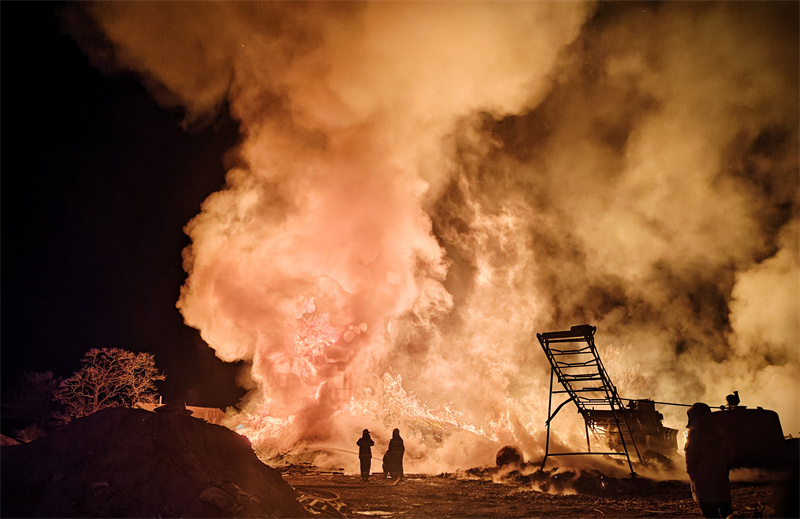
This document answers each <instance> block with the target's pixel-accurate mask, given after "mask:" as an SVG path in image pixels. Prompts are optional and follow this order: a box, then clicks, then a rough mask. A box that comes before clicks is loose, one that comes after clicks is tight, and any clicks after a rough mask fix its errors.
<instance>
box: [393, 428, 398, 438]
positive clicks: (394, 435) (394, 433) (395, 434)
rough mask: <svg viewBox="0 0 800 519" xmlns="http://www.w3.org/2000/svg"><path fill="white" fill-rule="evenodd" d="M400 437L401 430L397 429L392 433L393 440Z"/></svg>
mask: <svg viewBox="0 0 800 519" xmlns="http://www.w3.org/2000/svg"><path fill="white" fill-rule="evenodd" d="M399 437H400V429H395V430H394V431H392V438H399Z"/></svg>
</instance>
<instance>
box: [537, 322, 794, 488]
mask: <svg viewBox="0 0 800 519" xmlns="http://www.w3.org/2000/svg"><path fill="white" fill-rule="evenodd" d="M596 331H597V328H596V327H594V326H590V325H588V324H584V325H579V326H573V327H572V328H570V329H569V330H567V331H558V332H548V333H539V334H536V337H537V338H538V339H539V343H540V344H541V345H542V349H543V350H544V353H545V355H547V359H548V360H549V361H550V366H551V369H550V396H549V401H548V409H547V422H546V425H547V440H546V443H545V453H544V459H543V460H542V468H544V466H545V463H546V462H547V458H548V457H550V456H574V455H600V456H609V457H612V458H613V457H616V458H622V459H624V460H625V461H626V462H627V465H628V468H629V469H630V472H631V475H633V476H635V475H636V472H635V471H634V470H633V463H632V461H631V456H633V455H635V457H636V460H637V461H638V462H641V463H651V462H658V463H661V464H663V465H669V464H671V460H672V459H673V458H675V456H676V455H677V454H678V451H677V448H678V446H677V434H678V430H677V429H671V428H669V427H664V425H663V419H664V416H663V415H662V414H661V413H659V412H658V411H656V408H655V406H656V404H662V405H677V406H684V407H690V405H689V404H676V403H670V402H655V401H653V400H647V399H624V398H621V397H620V396H619V394H618V392H617V388H616V386H614V384H613V383H612V382H611V378H610V377H609V375H608V372H607V371H606V369H605V367H604V366H603V362H602V361H601V360H600V356H599V354H598V351H597V347H596V346H595V343H594V335H595V332H596ZM556 381H557V382H558V384H559V385H560V386H561V389H559V388H558V386H557V385H556V384H555V382H556ZM559 394H565V395H567V399H566V400H564V401H563V402H562V403H561V404H559V405H558V406H557V407H556V408H555V410H553V397H554V396H555V395H559ZM569 402H573V403H574V404H575V406H576V407H577V408H578V413H580V415H581V417H582V418H583V420H584V423H585V431H586V448H587V450H586V451H585V452H550V428H551V425H552V422H553V419H554V418H555V416H556V415H557V414H558V412H559V411H560V410H561V409H562V408H563V407H564V406H565V405H567V404H568V403H569ZM626 402H627V404H626ZM738 404H739V395H738V392H734V394H732V395H728V405H727V406H719V409H720V410H719V411H716V412H713V413H712V417H713V420H714V422H715V423H716V424H717V425H718V426H719V427H720V429H722V432H723V434H724V435H725V437H726V438H727V440H728V441H729V442H730V444H731V447H732V453H733V459H732V460H731V468H739V467H748V468H765V469H770V468H780V467H781V466H784V465H785V464H786V462H787V459H788V458H791V456H788V457H787V454H788V453H789V452H790V451H791V449H790V447H789V443H788V442H787V441H785V440H784V438H783V433H782V430H781V425H780V420H779V419H778V415H777V413H775V412H774V411H770V410H766V409H762V408H760V407H759V408H756V409H748V408H745V407H743V406H739V405H738ZM589 431H591V432H592V433H593V434H594V435H595V436H596V437H598V438H599V439H600V440H601V443H602V444H604V445H605V446H607V447H608V449H609V450H607V451H597V450H595V451H592V448H591V442H590V440H589ZM795 443H796V442H795ZM795 450H796V449H795ZM795 457H796V456H795Z"/></svg>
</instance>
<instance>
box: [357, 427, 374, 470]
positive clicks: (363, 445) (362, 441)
mask: <svg viewBox="0 0 800 519" xmlns="http://www.w3.org/2000/svg"><path fill="white" fill-rule="evenodd" d="M356 445H358V459H359V461H361V479H363V480H364V481H366V480H368V479H369V470H370V467H371V466H372V446H373V445H375V442H374V441H372V438H371V437H370V435H369V430H368V429H364V432H363V433H361V438H359V439H358V441H357V442H356Z"/></svg>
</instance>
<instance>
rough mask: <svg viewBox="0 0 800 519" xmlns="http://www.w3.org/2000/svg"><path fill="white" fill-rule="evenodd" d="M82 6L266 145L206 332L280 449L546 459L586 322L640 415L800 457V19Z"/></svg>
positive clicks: (699, 12)
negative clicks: (550, 350)
mask: <svg viewBox="0 0 800 519" xmlns="http://www.w3.org/2000/svg"><path fill="white" fill-rule="evenodd" d="M82 8H83V9H84V11H85V12H86V13H88V14H89V16H90V17H91V19H92V20H93V21H94V22H95V23H96V25H97V27H99V28H100V29H101V32H102V34H103V35H104V37H105V38H106V41H107V46H106V47H104V48H103V49H100V50H108V49H109V48H110V49H112V50H113V53H114V56H116V59H117V60H118V63H120V64H122V65H123V66H125V67H129V68H131V69H133V70H135V71H137V72H138V73H140V74H141V76H142V77H143V78H144V81H145V82H146V83H147V84H148V85H149V86H150V87H151V90H152V92H153V94H154V95H155V96H157V98H158V99H159V100H160V101H162V102H163V103H165V105H168V106H173V107H182V108H183V109H184V110H185V111H186V120H187V123H194V122H197V121H202V120H204V119H207V118H209V117H213V115H214V114H215V113H218V112H219V111H220V110H229V111H230V113H231V115H232V116H233V117H234V118H235V119H236V120H237V121H239V123H240V127H241V135H242V139H241V144H240V146H239V147H238V149H237V150H236V152H235V154H232V155H231V158H230V160H231V167H230V171H229V173H228V175H227V185H226V187H225V189H223V190H221V191H219V192H217V193H214V194H212V195H211V196H209V197H208V199H207V200H206V201H205V203H204V204H203V208H202V212H201V213H200V214H199V215H197V216H196V217H195V218H194V219H193V220H192V221H191V222H189V223H188V224H187V227H186V232H187V233H188V234H189V236H190V237H191V239H192V245H191V247H189V248H188V249H187V250H186V251H184V261H185V269H186V272H187V274H188V277H187V280H186V283H185V285H184V287H183V289H182V291H181V298H180V301H179V302H178V306H179V308H180V310H181V312H182V313H183V316H184V318H185V321H186V323H187V324H188V325H190V326H193V327H196V328H197V329H199V330H200V332H201V334H202V336H203V338H204V339H205V340H206V342H207V343H208V344H209V345H210V346H211V347H212V348H214V349H215V350H216V352H217V355H218V356H219V357H220V358H222V359H223V360H227V361H236V360H246V361H248V362H249V365H250V366H251V369H250V370H249V372H248V373H247V374H245V376H244V378H245V379H246V380H244V381H243V383H246V384H248V387H251V388H252V389H253V391H252V393H251V395H250V398H249V400H248V402H247V404H248V406H249V407H247V408H246V410H245V412H243V413H242V414H241V415H238V416H237V417H234V418H232V420H233V421H234V422H236V423H240V424H242V425H243V426H245V428H246V430H248V431H249V434H250V435H251V438H255V439H257V440H259V441H261V440H266V439H270V440H271V441H272V442H273V445H275V446H276V448H281V449H285V448H289V447H291V446H293V445H298V444H300V445H311V444H314V443H317V444H327V445H329V446H330V445H346V446H348V447H343V448H345V449H349V448H350V447H349V446H350V445H351V444H352V443H353V442H355V440H356V439H357V437H358V432H359V431H360V429H361V428H363V427H367V426H369V427H370V428H371V429H373V430H375V431H376V432H377V434H378V436H379V438H378V439H379V445H380V442H381V441H383V442H384V443H385V441H386V440H388V433H387V431H388V430H390V428H391V427H393V426H395V425H396V424H401V425H403V426H404V427H405V432H406V438H407V440H406V441H407V444H408V445H409V446H410V449H409V455H410V458H411V462H412V469H413V468H418V469H422V470H436V468H437V467H441V466H442V465H441V464H446V465H448V466H459V465H461V466H467V465H469V464H470V463H476V462H490V461H491V460H492V459H493V458H492V457H493V455H494V452H495V451H496V449H497V446H498V445H501V444H506V443H516V444H518V445H520V446H521V448H522V449H523V450H524V452H525V454H526V455H527V456H529V457H531V456H535V455H537V454H540V453H541V449H542V442H543V439H544V438H543V424H544V421H545V419H546V410H547V402H546V400H547V395H548V393H547V385H548V382H549V378H548V377H549V366H548V364H547V361H546V359H545V357H544V355H543V354H542V352H541V348H540V347H539V345H538V343H537V342H536V339H535V333H536V332H544V331H553V330H560V329H566V328H569V327H570V326H572V325H575V324H582V323H590V324H593V325H596V326H597V327H598V334H597V337H596V340H597V343H598V346H599V347H600V351H601V355H604V356H605V357H606V358H607V362H606V364H607V366H608V367H609V368H610V369H611V371H612V373H611V374H612V377H613V378H614V381H615V382H616V384H617V386H618V388H619V390H620V392H621V393H622V396H624V397H629V398H654V399H655V400H658V401H672V402H682V403H692V402H694V401H699V400H701V401H707V402H708V403H709V404H712V405H719V404H722V403H723V402H724V396H725V395H726V394H728V393H729V392H731V391H732V390H734V389H736V390H738V391H739V392H740V394H741V395H742V398H743V402H742V403H743V404H745V405H750V406H755V405H759V406H763V407H765V408H769V409H774V410H776V411H777V412H778V413H779V414H780V416H781V419H782V422H783V426H784V430H785V432H786V433H787V434H788V433H789V432H795V433H796V432H798V431H800V416H798V409H800V405H798V404H799V403H800V396H799V395H798V386H799V384H798V380H800V360H799V359H798V344H800V257H799V256H800V253H799V247H800V246H799V244H798V241H799V238H798V232H800V227H799V226H800V224H799V223H798V184H799V183H798V160H799V159H798V111H799V109H798V108H799V107H798V99H799V98H800V90H799V88H798V61H799V60H798V48H799V47H800V46H799V45H798V30H797V29H798V28H797V23H796V22H797V19H798V13H797V5H795V4H792V3H738V2H734V3H694V2H691V3H684V2H680V3H664V4H657V3H647V4H639V3H629V2H622V3H612V4H593V3H580V2H509V3H504V2H491V3H489V2H487V3H482V2H464V3H460V2H442V3H421V2H408V3H404V2H375V3H360V2H335V3H327V2H307V3H305V2H288V3H281V2H263V3H262V2H244V3H235V2H221V3H213V2H200V3H196V4H195V3H184V2H179V3H178V2H175V3H172V2H152V3H124V2H101V3H97V4H87V5H84V6H82ZM89 50H90V51H93V52H94V54H95V55H102V53H101V52H98V49H97V48H96V47H95V48H92V49H89ZM676 409H677V410H673V409H666V410H665V413H666V414H667V417H668V423H667V425H670V426H672V427H676V428H680V427H682V426H683V425H685V421H684V420H685V416H683V415H682V413H683V410H682V409H680V408H676ZM562 414H566V413H565V412H563V413H562ZM565 420H566V421H567V423H570V430H569V431H566V432H565V431H562V434H563V440H562V441H565V442H568V443H569V442H571V441H577V440H579V439H580V437H581V435H582V433H583V430H582V427H573V426H574V425H575V424H574V420H572V419H571V418H567V419H565ZM554 427H555V426H554ZM573 437H574V438H573ZM576 439H577V440H576ZM466 452H469V453H470V456H471V457H468V456H467V455H466V454H465V453H466ZM468 458H469V459H468ZM432 460H435V461H432ZM414 463H416V466H413V464H414ZM435 463H440V465H437V466H434V465H435Z"/></svg>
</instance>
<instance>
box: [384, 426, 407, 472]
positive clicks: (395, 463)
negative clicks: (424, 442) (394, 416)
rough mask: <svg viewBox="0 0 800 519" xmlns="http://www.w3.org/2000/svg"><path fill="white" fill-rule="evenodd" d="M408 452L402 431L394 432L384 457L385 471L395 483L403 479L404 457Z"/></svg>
mask: <svg viewBox="0 0 800 519" xmlns="http://www.w3.org/2000/svg"><path fill="white" fill-rule="evenodd" d="M405 452H406V447H405V444H404V443H403V438H401V437H400V429H395V430H394V431H392V439H391V440H389V449H388V450H387V451H386V454H385V455H384V456H383V471H384V472H385V473H386V474H388V476H389V477H390V478H392V479H393V480H395V482H396V483H397V482H400V481H401V480H402V479H403V455H404V454H405Z"/></svg>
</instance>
